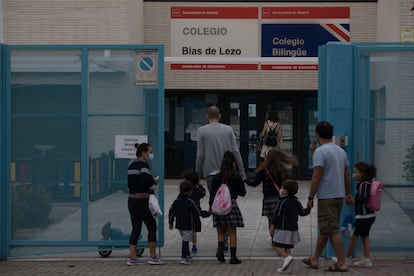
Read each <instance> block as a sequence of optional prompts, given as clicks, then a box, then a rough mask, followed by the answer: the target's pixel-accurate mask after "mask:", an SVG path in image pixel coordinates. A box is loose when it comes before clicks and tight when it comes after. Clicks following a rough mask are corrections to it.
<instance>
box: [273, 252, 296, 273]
mask: <svg viewBox="0 0 414 276" xmlns="http://www.w3.org/2000/svg"><path fill="white" fill-rule="evenodd" d="M292 262H293V258H292V256H290V255H289V256H287V257H286V258H284V259H283V264H282V266H281V267H280V268H278V269H277V272H282V271H285V270H287V269H288V267H289V265H290V264H291V263H292Z"/></svg>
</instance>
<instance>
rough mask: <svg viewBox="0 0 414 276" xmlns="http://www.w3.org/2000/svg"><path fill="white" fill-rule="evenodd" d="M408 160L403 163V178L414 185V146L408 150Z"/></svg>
mask: <svg viewBox="0 0 414 276" xmlns="http://www.w3.org/2000/svg"><path fill="white" fill-rule="evenodd" d="M405 158H406V160H405V161H404V162H403V165H404V175H403V177H404V178H405V180H407V181H408V182H410V183H414V144H413V145H412V146H411V147H409V148H408V149H407V154H406V155H405Z"/></svg>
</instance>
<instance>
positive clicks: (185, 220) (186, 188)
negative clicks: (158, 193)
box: [168, 180, 210, 264]
mask: <svg viewBox="0 0 414 276" xmlns="http://www.w3.org/2000/svg"><path fill="white" fill-rule="evenodd" d="M192 191H193V184H192V183H191V182H190V181H187V180H184V181H182V182H181V183H180V194H179V195H178V197H177V199H176V200H174V202H173V203H172V204H171V207H170V210H169V212H168V222H169V228H170V230H173V228H174V220H175V228H176V229H178V230H179V231H180V235H181V238H182V246H181V264H191V261H192V258H191V254H190V247H189V245H190V241H192V240H193V238H194V237H193V236H194V233H195V232H196V230H197V229H199V228H201V221H200V216H201V217H208V216H210V213H209V212H208V211H201V210H200V209H199V208H198V206H197V204H196V203H195V202H194V201H193V200H192V199H191V193H192Z"/></svg>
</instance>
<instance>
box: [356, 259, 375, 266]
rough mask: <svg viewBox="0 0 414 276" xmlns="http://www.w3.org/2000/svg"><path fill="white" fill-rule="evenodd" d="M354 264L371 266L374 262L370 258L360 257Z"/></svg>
mask: <svg viewBox="0 0 414 276" xmlns="http://www.w3.org/2000/svg"><path fill="white" fill-rule="evenodd" d="M353 264H354V266H361V267H371V266H372V262H371V260H370V259H368V258H363V259H359V260H357V261H355V262H354V263H353Z"/></svg>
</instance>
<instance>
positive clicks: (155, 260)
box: [148, 257, 164, 265]
mask: <svg viewBox="0 0 414 276" xmlns="http://www.w3.org/2000/svg"><path fill="white" fill-rule="evenodd" d="M148 263H149V264H151V265H162V264H164V262H163V261H162V260H161V258H160V257H150V258H149V259H148Z"/></svg>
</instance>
